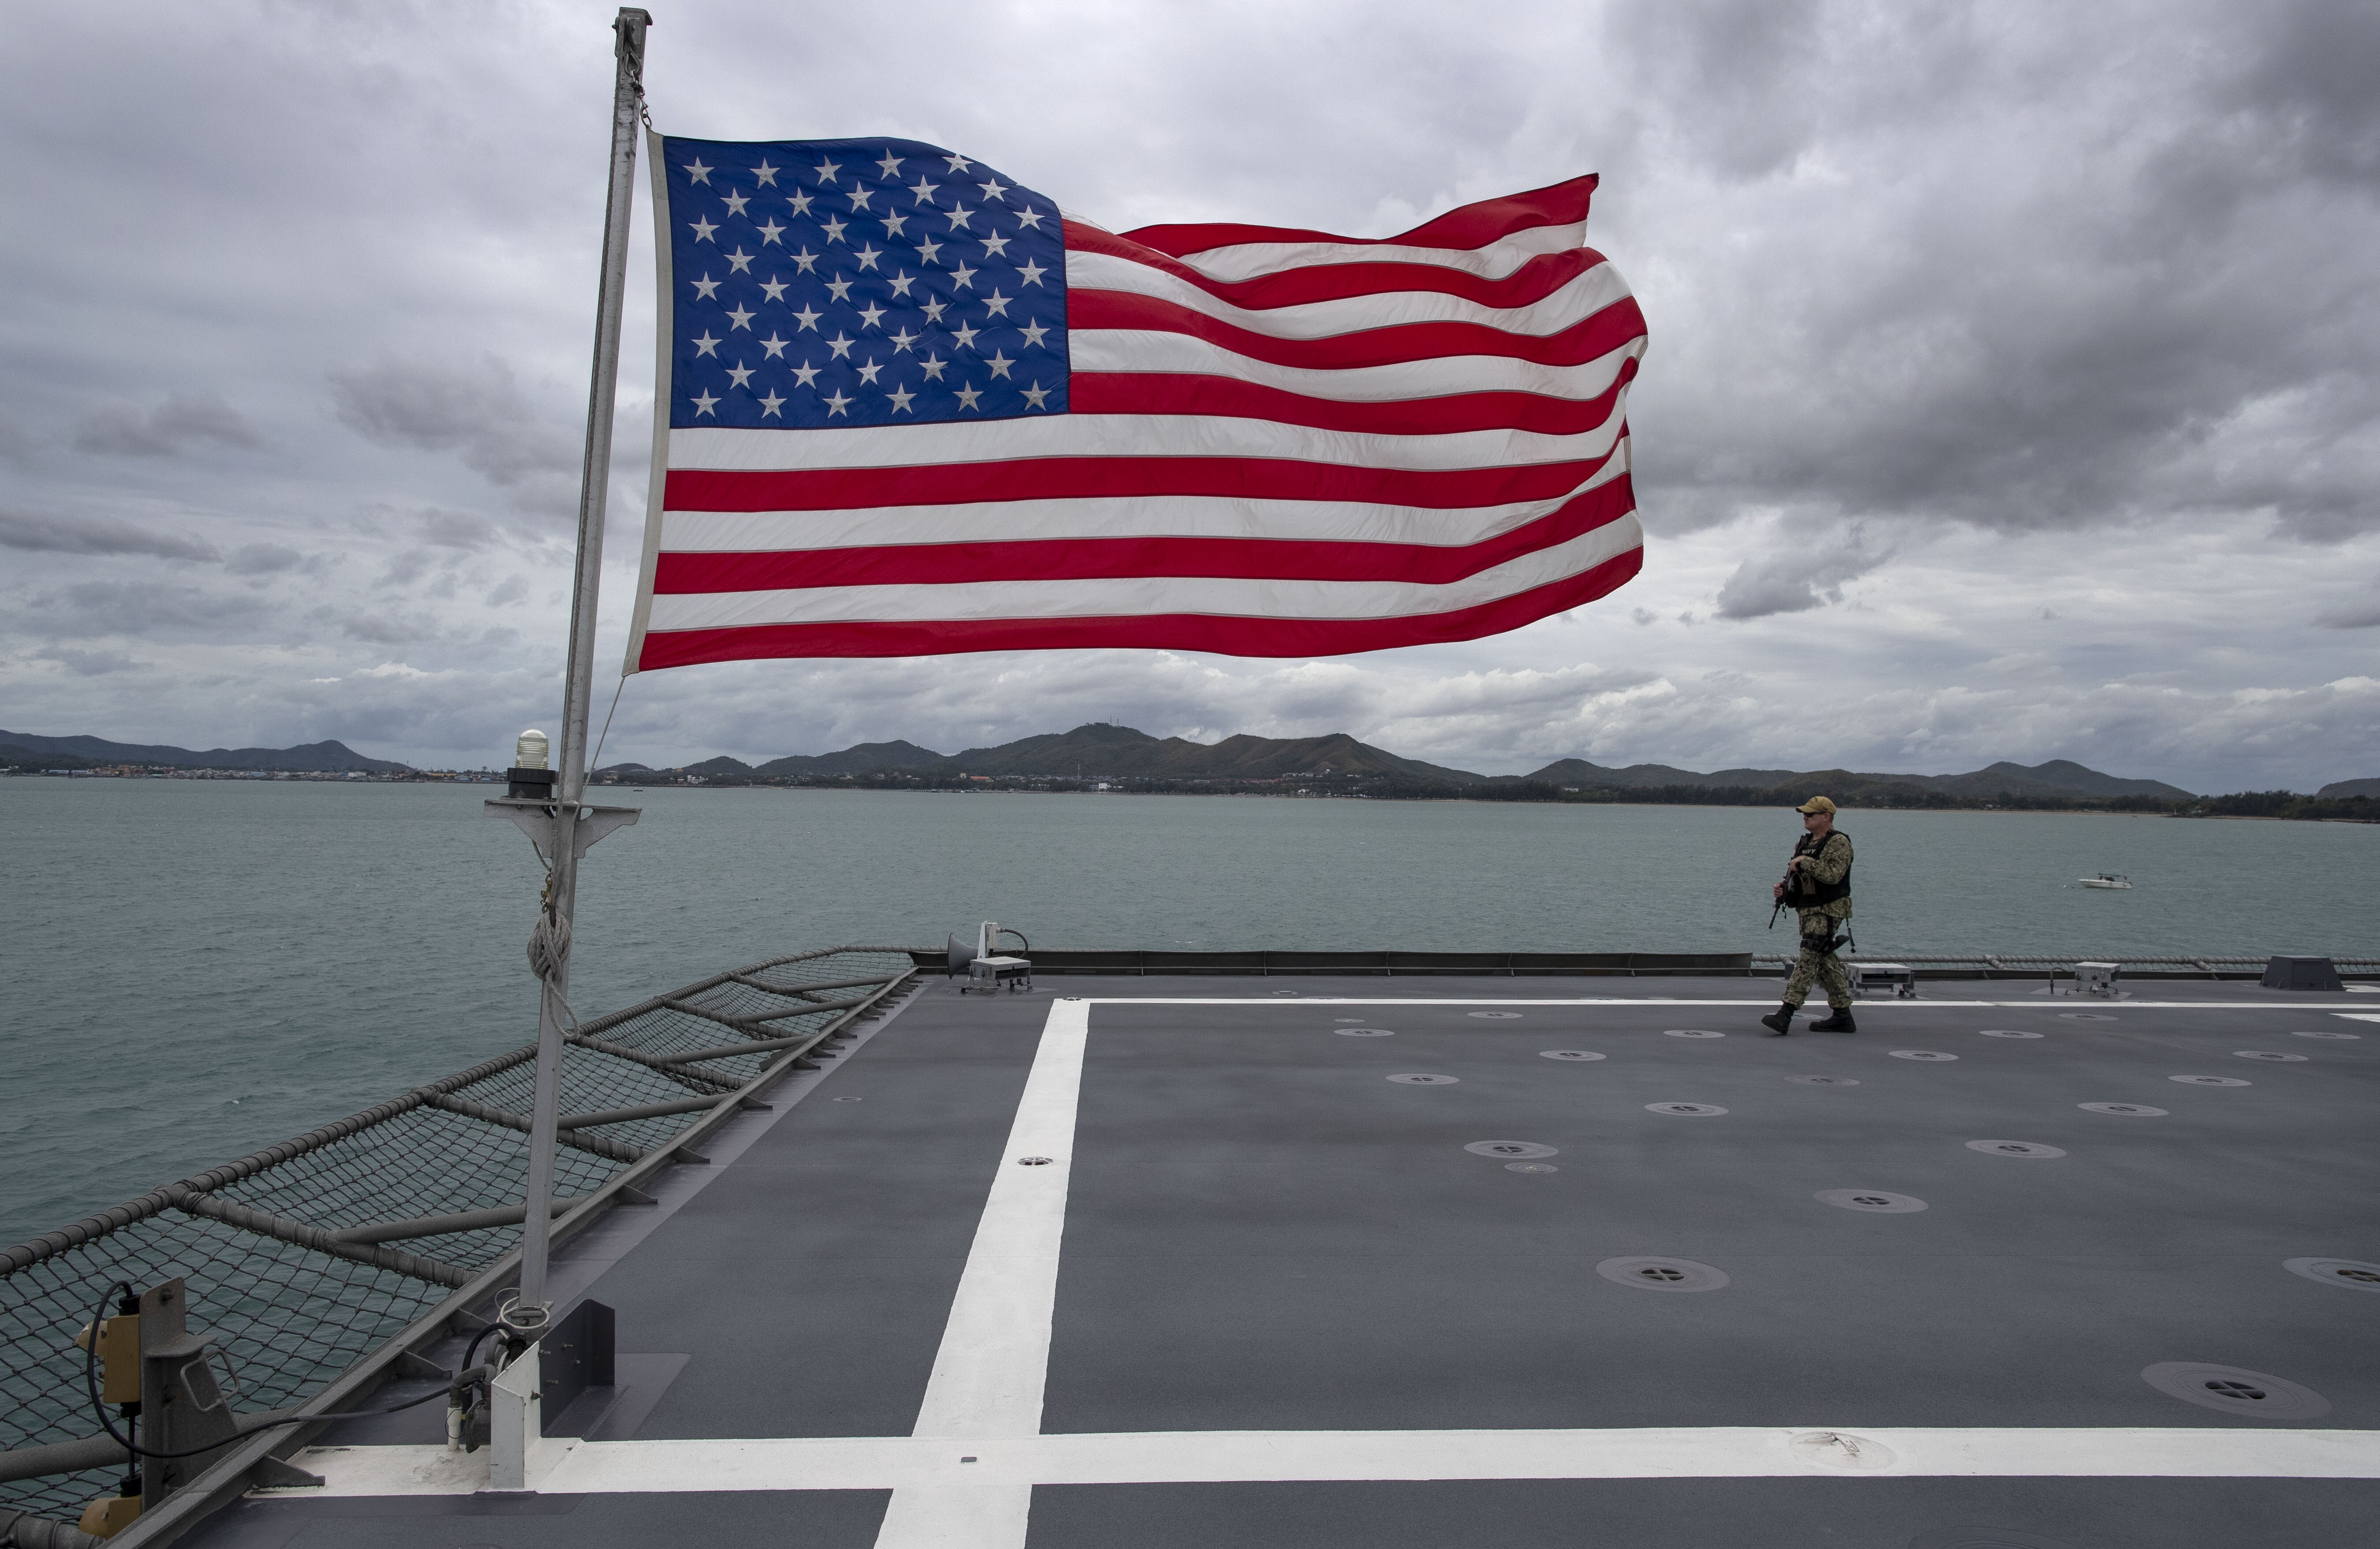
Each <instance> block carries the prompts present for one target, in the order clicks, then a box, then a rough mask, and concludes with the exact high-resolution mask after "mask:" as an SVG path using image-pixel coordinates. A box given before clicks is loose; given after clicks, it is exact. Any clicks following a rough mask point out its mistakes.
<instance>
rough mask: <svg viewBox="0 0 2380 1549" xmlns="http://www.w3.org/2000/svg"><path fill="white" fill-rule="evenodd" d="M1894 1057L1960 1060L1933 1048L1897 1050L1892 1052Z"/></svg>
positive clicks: (1955, 1056) (1953, 1055)
mask: <svg viewBox="0 0 2380 1549" xmlns="http://www.w3.org/2000/svg"><path fill="white" fill-rule="evenodd" d="M1892 1057H1893V1058H1894V1059H1933V1060H1943V1059H1958V1058H1959V1057H1958V1056H1957V1055H1955V1054H1944V1053H1943V1052H1942V1051H1941V1050H1940V1049H1933V1048H1897V1049H1894V1050H1893V1051H1892Z"/></svg>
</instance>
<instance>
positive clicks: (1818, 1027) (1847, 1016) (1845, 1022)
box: [1810, 1006, 1859, 1033]
mask: <svg viewBox="0 0 2380 1549" xmlns="http://www.w3.org/2000/svg"><path fill="white" fill-rule="evenodd" d="M1810 1031H1811V1032H1813V1033H1856V1032H1858V1031H1859V1023H1856V1022H1853V1021H1852V1009H1851V1008H1850V1007H1849V1006H1837V1007H1836V1008H1835V1009H1834V1010H1833V1012H1832V1014H1830V1015H1829V1016H1828V1018H1827V1020H1826V1021H1824V1022H1814V1023H1811V1024H1810Z"/></svg>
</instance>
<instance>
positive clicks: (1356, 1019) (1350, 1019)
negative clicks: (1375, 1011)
mask: <svg viewBox="0 0 2380 1549" xmlns="http://www.w3.org/2000/svg"><path fill="white" fill-rule="evenodd" d="M1330 1020H1331V1021H1333V1022H1361V1021H1363V1020H1364V1019H1363V1018H1362V1017H1332V1018H1331V1019H1330Z"/></svg>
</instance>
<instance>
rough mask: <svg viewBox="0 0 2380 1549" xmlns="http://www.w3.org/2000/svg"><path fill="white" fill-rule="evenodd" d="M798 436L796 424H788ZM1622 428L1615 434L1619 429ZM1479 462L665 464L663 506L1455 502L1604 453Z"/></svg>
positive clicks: (1573, 473)
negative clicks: (743, 467) (1200, 498)
mask: <svg viewBox="0 0 2380 1549" xmlns="http://www.w3.org/2000/svg"><path fill="white" fill-rule="evenodd" d="M791 433H795V434H798V433H799V432H791ZM1623 433H1624V432H1623ZM1610 457H1611V454H1610V453H1609V452H1607V453H1605V454H1603V455H1601V456H1599V457H1582V458H1579V459H1577V460H1575V461H1573V462H1564V463H1524V464H1516V465H1513V466H1505V467H1488V468H1426V469H1415V468H1367V467H1354V466H1347V465H1345V464H1341V463H1302V462H1293V461H1292V460H1290V459H1288V458H1283V457H1017V458H1013V459H1010V460H1008V461H1006V462H999V463H946V464H933V465H929V466H924V467H908V468H818V469H780V470H770V471H762V472H743V471H729V470H723V469H717V468H673V469H671V470H670V473H669V476H668V482H667V483H666V485H665V486H664V488H663V493H662V507H663V509H664V510H668V511H844V510H852V509H859V508H866V507H869V506H880V505H971V504H976V503H978V502H990V501H1026V500H1040V501H1047V500H1069V499H1077V498H1081V497H1084V496H1093V495H1096V496H1105V497H1117V496H1130V495H1212V496H1217V497H1220V498H1223V499H1241V500H1275V501H1347V502H1356V503H1361V504H1370V505H1418V506H1425V507H1428V508H1430V509H1433V510H1440V511H1447V510H1458V509H1461V508H1463V507H1465V506H1474V505H1505V504H1509V503H1511V502H1516V501H1542V500H1552V499H1555V498H1557V497H1559V496H1561V495H1566V494H1568V493H1570V492H1571V491H1572V490H1575V489H1577V488H1578V487H1579V486H1580V485H1582V484H1584V483H1585V482H1586V481H1587V480H1588V479H1589V478H1593V477H1594V476H1595V473H1596V470H1597V469H1598V468H1600V467H1602V466H1603V465H1604V464H1605V463H1607V462H1609V460H1610Z"/></svg>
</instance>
